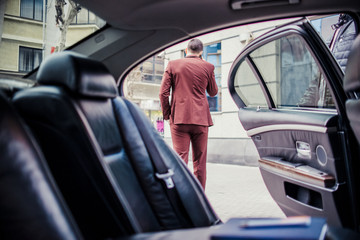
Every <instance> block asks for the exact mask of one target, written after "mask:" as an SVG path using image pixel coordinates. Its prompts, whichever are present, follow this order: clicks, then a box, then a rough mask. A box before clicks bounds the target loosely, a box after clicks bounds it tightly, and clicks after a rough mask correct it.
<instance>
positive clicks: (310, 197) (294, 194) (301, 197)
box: [284, 182, 323, 209]
mask: <svg viewBox="0 0 360 240" xmlns="http://www.w3.org/2000/svg"><path fill="white" fill-rule="evenodd" d="M284 187H285V194H286V196H287V197H288V198H291V199H293V200H295V201H297V202H301V203H303V204H305V205H308V206H311V207H315V208H318V209H323V202H322V197H321V194H320V193H319V192H317V191H314V190H311V189H308V188H305V187H302V186H299V185H297V184H293V183H290V182H284Z"/></svg>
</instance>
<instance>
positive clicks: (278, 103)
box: [234, 34, 335, 108]
mask: <svg viewBox="0 0 360 240" xmlns="http://www.w3.org/2000/svg"><path fill="white" fill-rule="evenodd" d="M248 58H249V59H250V60H251V62H252V63H253V68H255V69H257V71H258V73H259V76H256V72H254V71H253V72H252V73H250V74H249V72H248V73H247V74H244V73H243V72H244V71H243V70H242V68H248V66H243V65H244V64H245V65H247V63H246V61H243V62H242V63H241V64H240V66H239V69H238V71H237V72H236V75H235V80H234V86H239V90H237V92H240V93H241V94H239V96H240V97H241V96H244V95H250V96H252V98H255V96H253V95H252V94H251V93H252V92H258V91H259V90H258V89H259V85H260V83H259V81H257V82H258V83H257V84H250V85H249V84H248V81H249V79H250V78H249V75H253V77H251V78H253V79H255V78H258V79H259V78H261V79H263V81H264V83H265V85H266V88H267V89H268V91H269V92H270V94H271V98H272V100H273V102H274V105H275V107H277V108H281V107H309V108H335V105H334V101H333V99H332V96H331V94H330V91H329V88H328V87H327V85H326V77H325V75H324V74H323V73H322V71H321V69H320V67H319V66H318V64H317V63H316V61H315V59H314V57H313V56H312V54H311V51H310V50H309V47H308V45H307V43H306V42H305V41H304V39H303V38H302V37H301V36H299V35H295V34H291V35H287V36H283V37H281V38H279V39H276V40H273V41H271V42H269V43H267V44H265V45H262V46H261V47H259V48H257V49H256V50H254V51H252V52H251V53H250V54H249V55H248ZM241 86H246V87H241ZM261 95H264V94H263V93H261V94H256V98H259V96H261ZM261 98H262V97H261ZM246 99H247V100H246V101H245V104H246V105H247V106H254V105H257V104H259V103H258V102H256V101H259V100H251V98H250V97H247V98H246ZM260 105H261V104H260Z"/></svg>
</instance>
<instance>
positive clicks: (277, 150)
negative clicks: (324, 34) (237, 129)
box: [228, 19, 359, 228]
mask: <svg viewBox="0 0 360 240" xmlns="http://www.w3.org/2000/svg"><path fill="white" fill-rule="evenodd" d="M342 78H343V72H342V70H341V68H340V67H339V65H338V63H337V61H336V60H335V58H334V57H333V55H332V53H331V52H330V50H329V48H328V47H327V46H326V43H325V42H324V41H323V40H322V39H321V38H320V36H319V35H318V33H317V32H316V31H315V29H314V28H313V26H312V25H311V23H310V21H309V20H307V19H303V20H300V21H298V22H296V23H292V24H291V25H286V26H282V27H279V28H277V29H275V30H273V31H271V32H269V33H267V34H265V35H263V36H262V37H260V38H258V39H256V40H255V41H254V42H252V43H251V44H250V45H248V46H247V47H246V48H245V49H244V50H243V51H242V53H241V54H240V55H239V56H238V57H237V59H236V60H235V62H234V63H233V65H232V68H231V70H230V75H229V82H228V84H229V90H230V93H231V95H232V98H233V99H234V101H235V103H236V104H237V106H238V107H239V119H240V121H241V123H242V125H243V127H244V129H245V130H246V131H247V134H248V136H249V137H251V138H252V140H253V142H254V143H255V146H256V148H257V150H258V153H259V155H260V159H259V167H260V170H261V174H262V177H263V179H264V182H265V184H266V186H267V188H268V190H269V192H270V194H271V195H272V197H273V199H274V200H275V201H276V202H277V204H278V205H279V206H280V208H281V209H282V210H283V211H284V213H285V214H286V215H287V216H293V215H311V216H320V217H325V218H327V221H328V223H329V224H331V225H335V226H344V227H350V228H356V226H358V213H359V211H358V206H357V204H358V202H357V200H356V193H355V182H354V179H355V176H354V174H353V172H352V171H353V169H352V166H353V162H354V161H355V160H358V159H357V158H358V155H357V149H358V144H357V142H356V140H355V139H354V137H353V134H352V132H351V129H350V127H349V123H348V119H347V117H346V111H345V101H346V99H347V97H346V95H345V93H344V91H343V88H342Z"/></svg>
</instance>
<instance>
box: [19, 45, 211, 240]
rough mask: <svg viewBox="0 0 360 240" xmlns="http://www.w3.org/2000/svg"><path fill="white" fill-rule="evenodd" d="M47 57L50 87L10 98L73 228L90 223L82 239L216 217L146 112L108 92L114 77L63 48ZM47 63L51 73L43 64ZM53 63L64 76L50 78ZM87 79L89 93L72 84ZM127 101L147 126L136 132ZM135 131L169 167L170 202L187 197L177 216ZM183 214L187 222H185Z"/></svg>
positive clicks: (45, 77)
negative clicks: (145, 135)
mask: <svg viewBox="0 0 360 240" xmlns="http://www.w3.org/2000/svg"><path fill="white" fill-rule="evenodd" d="M47 61H50V63H46V62H47ZM47 61H46V62H45V63H44V64H42V65H41V66H40V69H39V76H38V78H39V83H42V84H43V85H44V84H46V85H49V84H50V85H53V86H40V87H35V88H33V89H30V90H27V91H23V92H20V93H18V94H17V95H16V96H15V97H14V104H15V106H16V107H17V108H18V110H19V112H21V113H22V114H23V115H24V116H25V117H26V119H27V120H28V123H29V125H30V126H31V127H32V129H33V131H34V132H35V134H36V135H37V137H38V138H39V140H40V142H41V145H42V146H43V148H44V149H45V155H46V157H47V159H48V161H49V165H50V167H51V168H52V171H54V176H55V178H56V180H57V181H58V182H59V186H60V188H61V190H62V191H63V192H64V196H65V198H66V200H67V201H68V204H69V206H70V208H71V209H72V211H74V216H75V218H76V220H77V221H78V223H79V226H80V228H81V229H82V230H84V231H85V229H89V227H88V226H92V227H91V230H88V231H90V232H91V234H87V235H86V236H90V235H94V234H95V235H96V236H97V237H101V238H105V237H112V236H121V235H128V234H132V233H136V232H150V231H158V230H166V229H179V228H185V227H201V226H210V225H212V224H214V223H216V222H218V218H217V216H216V215H215V213H214V212H213V210H212V208H211V206H210V204H209V202H208V201H207V199H206V197H205V195H204V192H203V190H202V188H201V187H200V185H199V184H198V182H197V180H195V178H194V177H193V176H192V174H191V173H190V172H189V171H188V170H187V168H186V167H185V166H184V164H183V162H182V161H181V159H180V158H179V157H178V156H177V154H175V153H174V152H173V151H172V150H171V149H170V148H169V147H168V146H167V145H166V144H165V142H164V141H163V140H162V138H161V137H160V136H159V135H158V134H157V133H156V132H155V130H154V129H153V127H152V125H151V123H150V122H149V120H148V119H147V118H146V116H145V115H144V114H143V113H142V112H141V110H140V109H139V108H138V107H137V106H134V105H131V104H130V105H127V104H126V100H125V99H122V98H120V97H116V98H115V97H114V96H113V94H114V92H116V88H115V80H114V79H113V78H112V77H111V75H110V74H109V73H108V71H106V69H105V67H103V66H102V65H101V64H100V63H96V62H95V61H92V60H89V59H86V58H84V57H82V56H79V55H77V54H72V53H69V52H67V53H66V52H65V53H62V54H57V55H55V56H52V57H51V58H50V60H47ZM69 62H70V63H72V62H76V64H69ZM78 62H81V63H84V64H78ZM87 63H89V64H87ZM96 65H99V66H96ZM55 66H56V67H55ZM48 67H49V68H50V70H47V69H44V68H48ZM54 68H56V69H57V70H56V71H57V72H58V73H59V74H60V73H61V72H62V70H61V69H64V68H65V69H66V70H65V69H64V70H63V72H66V71H67V72H68V73H67V74H65V75H63V80H62V79H61V78H60V77H59V75H57V74H56V76H54V73H53V69H54ZM68 68H75V69H72V70H70V69H68ZM88 68H91V69H88ZM54 71H55V70H54ZM68 74H73V75H74V76H69V75H68ZM84 75H86V78H84V77H82V76H84ZM110 78H111V79H112V81H113V83H114V84H113V87H114V89H111V87H110V84H109V83H108V80H109V79H110ZM84 79H85V80H84ZM89 79H91V82H96V89H92V91H91V94H87V93H84V91H79V88H78V87H77V86H82V85H84V83H83V82H84V81H86V82H87V81H89ZM103 80H104V82H103ZM63 82H64V83H63ZM102 83H104V86H102ZM93 86H95V85H93ZM97 88H98V89H97ZM85 92H87V91H85ZM104 96H107V97H104ZM129 106H130V107H133V108H135V110H136V111H138V112H139V113H140V116H142V120H143V121H145V122H146V124H147V126H148V128H147V129H139V127H138V126H137V125H136V124H135V122H134V116H133V115H132V114H131V113H130V112H129V109H128V107H129ZM140 131H151V132H150V134H151V135H152V138H153V141H155V142H156V146H157V148H159V150H160V152H161V153H162V158H163V159H164V161H165V163H166V164H167V166H168V167H169V168H172V169H173V170H174V172H175V175H174V177H173V180H174V182H175V185H176V188H177V191H178V192H179V196H178V197H179V199H177V201H178V202H182V203H183V202H184V199H186V201H185V205H184V207H183V209H181V210H182V211H181V214H180V216H179V214H178V213H177V212H176V211H174V207H173V204H172V203H171V202H170V201H169V199H168V195H167V192H166V189H165V188H164V185H163V184H162V182H161V180H159V179H157V178H156V177H155V172H154V168H153V166H152V163H151V160H150V157H151V156H150V155H149V152H148V150H147V148H146V144H144V140H143V139H142V138H141V135H140ZM98 206H99V207H98ZM182 219H187V220H188V222H187V224H186V226H185V225H184V224H183V221H182ZM95 226H98V227H97V228H96V227H95ZM100 229H103V230H100ZM110 233H111V234H110Z"/></svg>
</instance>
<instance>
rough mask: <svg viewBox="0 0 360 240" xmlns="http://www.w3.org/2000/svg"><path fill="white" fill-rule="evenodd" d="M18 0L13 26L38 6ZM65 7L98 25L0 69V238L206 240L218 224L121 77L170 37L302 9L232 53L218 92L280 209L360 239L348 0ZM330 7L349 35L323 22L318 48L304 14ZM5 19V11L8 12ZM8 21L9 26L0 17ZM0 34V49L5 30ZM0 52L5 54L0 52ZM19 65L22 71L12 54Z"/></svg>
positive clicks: (353, 11)
mask: <svg viewBox="0 0 360 240" xmlns="http://www.w3.org/2000/svg"><path fill="white" fill-rule="evenodd" d="M22 2H26V3H27V4H30V5H31V4H33V5H31V6H32V7H33V8H31V7H30V9H34V11H33V12H32V15H31V16H32V18H33V19H32V20H26V24H30V23H33V21H35V20H36V21H37V20H39V19H37V18H38V15H37V14H40V13H41V11H38V10H36V9H39V7H40V5H36V4H37V3H36V2H35V1H20V2H19V6H25V5H22V4H23V3H22ZM12 3H14V2H12ZM56 3H57V7H58V8H59V6H60V7H61V6H63V5H64V4H65V2H64V1H56ZM70 3H71V6H74V7H73V11H80V9H81V7H80V5H81V6H82V7H85V8H86V9H88V10H89V11H91V12H93V13H95V14H96V15H97V16H99V17H100V18H102V19H103V20H105V21H106V25H105V26H104V27H102V28H100V29H98V30H97V31H95V32H94V33H93V34H90V35H89V36H87V37H85V38H84V39H82V40H81V41H80V42H78V43H75V44H74V45H72V46H70V47H68V49H67V51H65V52H61V53H54V54H51V55H50V56H49V57H48V58H47V59H44V60H43V62H42V64H41V65H40V67H39V68H36V69H35V70H34V71H32V72H30V73H29V74H27V75H25V76H24V77H23V78H24V79H25V80H21V82H22V83H21V84H19V83H17V82H16V81H14V77H12V76H11V77H9V75H14V73H13V72H11V71H8V72H6V73H5V74H3V76H2V77H1V79H0V81H1V80H3V79H4V81H5V82H6V85H5V84H4V85H3V84H1V85H0V87H1V88H2V94H1V98H0V112H1V114H0V127H1V130H0V149H1V151H0V154H1V158H0V159H1V162H2V163H1V165H0V173H1V174H0V175H1V176H2V177H1V178H0V191H1V194H0V195H1V197H0V212H1V213H0V219H1V222H2V224H0V236H2V238H4V239H26V238H28V239H38V238H46V239H48V238H49V239H82V238H85V239H93V238H94V239H106V238H121V237H123V238H124V239H150V238H152V239H160V238H162V239H184V238H189V239H210V237H211V235H212V233H213V231H214V229H217V227H215V228H213V227H212V226H215V225H216V226H217V225H221V224H222V223H221V220H220V219H219V218H218V216H217V215H216V213H215V212H214V210H213V209H212V207H211V205H210V203H209V202H208V200H207V198H206V196H205V194H204V192H203V190H202V188H201V187H200V185H199V184H198V182H197V181H196V180H195V178H194V177H193V176H192V175H191V173H190V172H189V170H187V168H186V167H185V165H184V164H183V162H182V161H181V159H180V158H179V156H178V155H177V154H176V153H174V151H173V150H172V149H170V148H169V146H168V145H167V144H166V143H165V142H164V141H163V139H162V138H161V137H160V136H159V135H158V134H157V133H156V131H155V130H153V128H152V126H151V124H150V123H149V122H148V121H147V119H146V116H145V115H144V114H143V113H142V112H141V110H139V108H138V107H137V106H136V105H135V104H133V103H131V102H130V101H128V100H127V99H125V98H123V97H121V96H123V95H124V94H123V82H124V79H125V77H126V76H127V74H128V73H129V72H130V71H131V70H132V68H134V67H135V66H136V65H137V64H139V63H140V62H142V61H144V60H146V59H148V58H149V57H150V56H152V55H154V54H156V53H159V52H161V51H163V50H164V49H165V48H167V47H169V46H172V45H174V44H176V43H179V42H181V41H184V40H188V39H190V38H193V37H195V36H199V35H201V34H205V33H209V32H213V31H217V30H220V29H225V28H229V27H234V26H239V25H243V24H248V23H255V22H261V21H267V20H274V19H281V18H290V17H303V18H300V20H299V19H297V20H296V21H294V22H292V23H290V24H286V25H284V26H280V27H277V28H276V29H274V30H272V31H270V32H268V33H266V34H264V35H262V36H261V37H259V38H257V39H255V40H254V41H252V42H251V43H250V44H249V45H247V47H246V48H245V49H244V50H243V51H242V52H241V53H240V55H239V56H238V57H237V58H236V60H235V61H234V63H233V65H232V67H231V70H230V74H229V79H228V88H229V91H230V93H231V96H232V98H233V99H234V101H235V103H236V105H237V106H238V108H239V119H240V121H241V124H242V125H243V127H244V129H245V130H246V132H247V134H248V136H249V137H251V138H252V140H253V141H254V143H255V146H256V148H257V150H258V153H259V155H260V159H259V165H260V169H261V173H262V176H263V179H264V182H265V184H266V186H267V188H268V190H269V192H270V194H271V195H272V197H273V198H274V200H275V201H276V202H277V203H278V205H279V206H280V208H281V209H282V210H283V211H284V213H285V214H286V215H287V216H294V215H295V216H297V215H309V216H313V217H324V218H326V220H327V224H328V225H329V228H328V230H327V237H328V238H329V239H337V238H338V239H343V238H345V237H346V238H350V237H352V238H354V239H356V238H357V237H358V236H359V235H358V234H359V230H360V228H359V226H360V222H359V221H360V220H359V217H360V208H359V197H360V196H359V192H360V191H359V190H360V188H359V186H360V185H359V184H360V182H359V180H360V174H359V169H360V168H359V162H358V161H357V159H358V158H359V142H358V139H357V136H358V121H357V118H358V114H357V111H358V109H359V108H358V107H357V101H358V97H357V96H358V86H359V83H360V79H359V75H358V74H357V73H356V69H357V67H358V66H359V65H358V62H359V60H358V59H359V57H358V56H359V55H358V53H359V48H360V46H358V47H357V48H356V46H355V48H354V49H353V50H352V52H351V53H350V59H349V65H346V63H344V61H340V60H339V59H340V58H341V60H344V59H345V60H346V59H347V55H346V56H345V57H344V55H341V56H340V57H339V56H338V55H337V54H336V53H339V51H340V50H341V49H340V50H339V48H341V43H342V42H346V43H347V44H349V41H350V40H351V41H352V39H354V38H352V39H350V38H351V36H350V35H351V34H353V35H354V36H353V37H355V35H356V34H357V33H358V30H359V29H358V28H359V23H360V18H359V17H360V16H359V13H360V2H359V1H352V0H343V1H341V2H339V1H335V0H330V1H329V0H328V1H325V0H318V1H311V0H301V1H300V0H299V1H296V0H295V1H293V0H292V1H275V0H274V1H272V0H230V1H214V0H203V1H187V0H183V1H176V0H172V1H146V0H139V1H127V0H125V1H121V2H119V1H113V0H104V1H94V0H87V1H83V0H79V1H76V3H77V4H80V5H77V4H75V3H74V2H69V4H70ZM73 4H75V5H73ZM30 5H26V6H30ZM0 6H1V5H0ZM6 6H11V7H13V8H11V11H10V13H12V12H16V7H14V6H13V5H11V4H8V5H6ZM35 6H37V8H36V7H35ZM14 9H15V10H14ZM25 9H27V8H25V7H24V8H21V11H20V13H21V14H23V13H24V11H26V10H25ZM42 9H43V10H44V11H45V10H46V7H42ZM54 11H55V10H54ZM56 11H57V12H56V14H57V20H58V23H57V24H58V25H61V26H57V27H59V28H61V29H60V31H61V32H64V29H65V28H66V24H64V23H63V24H61V22H62V21H61V20H59V19H60V18H59V17H61V16H62V14H60V15H59V12H58V9H56ZM74 13H75V12H74ZM21 14H20V15H21ZM334 14H346V16H350V17H351V21H352V28H353V30H354V31H352V32H350V35H346V36H349V39H348V38H345V37H339V36H341V35H342V34H343V33H340V31H334V34H336V36H334V37H332V38H331V39H333V41H330V44H329V42H328V41H327V40H328V39H323V38H322V37H321V36H320V35H319V33H318V32H317V30H319V29H317V28H316V26H315V25H314V23H312V21H314V20H316V19H318V18H320V17H326V16H329V15H334ZM3 15H4V14H3ZM0 16H1V15H0ZM87 16H88V19H89V16H90V13H89V12H88V15H87ZM341 16H343V15H341ZM22 17H24V16H22ZM25 17H27V18H28V16H25ZM20 18H21V16H20ZM4 19H7V20H9V21H14V22H16V21H17V17H16V16H13V15H11V14H8V15H6V16H5V18H4ZM41 19H42V18H41ZM41 19H40V20H41ZM59 21H60V22H59ZM73 21H76V20H73ZM349 21H350V20H349ZM3 22H4V21H3ZM71 22H72V21H71ZM0 23H1V22H0ZM345 23H347V22H345ZM345 23H343V24H345ZM54 24H55V23H54ZM69 24H70V23H69ZM343 24H341V25H343ZM37 25H41V24H38V23H37ZM4 26H5V25H4ZM11 26H13V27H15V28H16V24H9V25H6V26H5V27H7V29H9V27H10V28H11ZM314 26H315V27H314ZM335 28H336V29H338V28H339V27H338V26H335ZM0 29H1V28H0ZM4 29H5V28H4ZM24 29H25V28H24ZM24 29H23V31H25V30H24ZM5 30H6V29H5ZM20 31H21V30H20ZM345 31H346V29H344V32H345ZM332 35H333V34H332ZM44 36H45V35H44ZM343 36H345V35H343ZM2 39H3V40H2V42H1V44H3V46H10V45H6V44H8V41H9V39H10V40H11V39H12V40H13V37H12V36H11V35H9V34H4V35H3V36H2ZM348 40H349V41H348ZM21 41H25V40H24V39H17V40H16V42H21ZM355 42H356V40H355ZM357 42H358V44H360V43H359V39H358V40H357ZM351 45H352V44H351ZM11 46H14V45H11ZM44 47H45V46H44ZM20 48H21V47H20ZM51 49H52V48H51ZM53 50H54V49H52V50H51V51H53ZM342 50H344V49H342ZM345 50H346V51H347V52H350V50H347V49H345ZM19 51H20V49H19ZM29 52H31V54H32V55H31V56H33V57H34V58H33V59H32V60H31V61H29V62H28V63H31V64H30V65H32V66H35V65H36V64H35V62H36V61H38V60H39V58H40V55H39V54H38V52H36V51H34V50H31V49H30V50H29V49H24V48H21V51H20V53H19V54H23V56H30V55H27V54H30V53H29ZM35 60H36V61H35ZM337 60H339V61H337ZM1 61H2V62H5V63H7V62H10V61H12V59H11V58H7V57H6V56H5V55H2V56H1ZM345 62H346V61H345ZM339 63H340V65H341V66H340V65H339ZM23 65H24V66H25V67H24V69H27V66H28V65H27V64H25V63H23V62H21V63H20V61H19V67H20V66H23ZM343 70H345V76H344V71H343ZM15 75H17V74H15ZM15 79H16V78H15ZM29 80H32V81H35V83H34V84H30V83H29ZM25 83H26V84H25ZM11 84H14V86H13V87H11V86H9V85H11ZM3 86H5V87H3ZM4 93H5V94H4ZM239 204H241V199H239ZM244 207H246V206H244ZM300 238H301V236H300Z"/></svg>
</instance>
